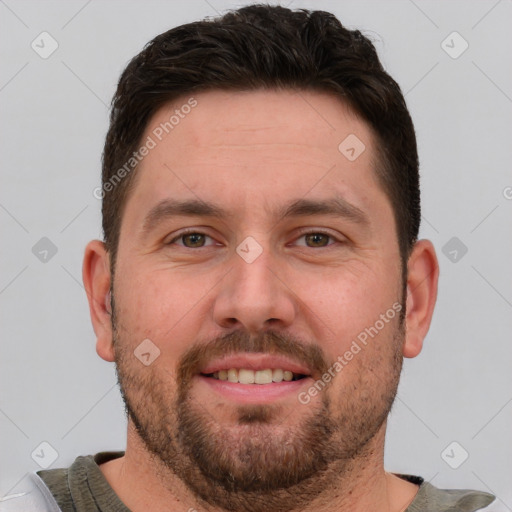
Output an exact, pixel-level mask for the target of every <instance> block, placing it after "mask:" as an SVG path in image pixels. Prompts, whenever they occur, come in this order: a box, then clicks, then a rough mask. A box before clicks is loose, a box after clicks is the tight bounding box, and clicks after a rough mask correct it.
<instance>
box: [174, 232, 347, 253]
mask: <svg viewBox="0 0 512 512" xmlns="http://www.w3.org/2000/svg"><path fill="white" fill-rule="evenodd" d="M187 235H204V236H205V237H208V238H211V239H212V240H213V237H211V236H210V235H207V234H206V233H203V232H201V231H198V230H195V229H189V230H185V231H182V232H181V233H180V234H179V235H177V236H175V237H174V238H173V239H172V240H170V241H169V242H167V243H166V244H165V245H173V244H174V243H175V242H176V241H177V240H180V239H181V238H183V237H184V236H187ZM307 235H324V236H327V237H329V238H330V239H331V240H333V241H334V243H330V244H327V245H326V246H320V247H308V246H307V245H303V246H302V247H306V248H307V249H327V248H328V247H331V246H332V245H335V243H338V244H343V243H344V242H342V241H341V240H338V239H337V238H336V237H335V236H334V235H332V234H331V233H328V232H326V231H322V230H313V231H303V232H301V233H300V235H299V237H298V238H297V239H296V240H298V239H299V238H302V237H304V236H307ZM180 247H183V248H185V249H192V250H198V249H205V248H206V247H209V246H203V247H187V246H185V245H181V246H180Z"/></svg>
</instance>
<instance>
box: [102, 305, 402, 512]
mask: <svg viewBox="0 0 512 512" xmlns="http://www.w3.org/2000/svg"><path fill="white" fill-rule="evenodd" d="M112 323H113V327H114V329H113V332H114V343H115V348H116V350H115V354H116V371H117V376H118V382H119V386H120V389H121V394H122V397H123V400H124V403H125V407H126V412H127V414H128V416H129V418H130V419H131V421H132V423H133V425H134V427H135V430H136V432H137V434H138V436H139V437H140V439H141V441H142V442H143V444H144V445H145V447H146V449H147V451H148V454H149V455H150V458H151V460H152V461H153V462H154V469H155V473H156V474H158V476H159V478H160V480H161V482H162V485H164V486H166V487H167V488H169V490H170V491H171V492H172V491H173V489H172V488H173V484H172V481H173V478H172V476H173V475H175V476H176V477H178V478H179V479H180V480H181V481H182V482H183V483H184V484H185V486H186V487H187V488H188V490H189V491H190V492H191V493H192V494H193V496H194V497H195V498H196V499H197V500H198V502H200V503H202V504H203V505H205V506H206V507H207V508H209V506H211V507H215V508H218V509H223V510H227V511H240V512H268V511H269V510H288V511H293V510H301V509H303V508H304V507H305V506H307V505H308V504H311V503H312V502H313V501H314V500H315V499H317V498H318V497H319V496H320V495H322V494H329V493H331V492H333V490H334V489H340V487H341V488H343V482H344V481H347V482H348V481H349V480H350V477H351V475H352V474H353V473H354V472H355V471H356V469H357V468H358V467H359V468H360V467H362V466H364V464H365V460H367V459H368V458H369V457H372V455H374V454H373V450H374V447H373V444H372V440H373V439H374V438H375V436H376V435H377V434H378V433H379V431H381V429H382V427H383V425H384V423H385V421H386V418H387V416H388V414H389V412H390V410H391V407H392V404H393V401H394V399H395V396H396V391H397V388H398V382H399V378H400V373H401V369H402V361H403V359H402V345H403V340H404V331H403V325H402V322H400V323H399V325H397V326H396V328H395V331H394V333H393V336H392V339H383V340H379V341H374V342H376V343H388V344H389V343H391V346H388V348H387V349H382V350H381V351H380V352H379V354H380V356H379V357H376V358H375V361H374V365H373V371H370V372H368V371H366V370H367V369H365V368H364V366H361V368H360V371H354V372H353V373H352V374H351V375H352V380H351V381H350V382H347V384H346V385H345V386H343V388H341V389H338V390H337V395H336V396H333V393H332V386H331V388H330V389H329V390H328V389H327V388H326V389H324V390H323V391H322V392H321V393H320V397H319V400H318V401H317V402H316V403H314V404H313V403H310V404H309V405H308V406H305V405H300V404H299V402H297V404H298V405H297V407H303V408H304V410H303V411H304V412H302V413H301V414H302V416H303V420H302V421H301V423H300V424H295V425H291V426H290V425H289V424H288V423H287V415H288V416H289V415H290V414H291V413H290V412H288V413H287V412H286V411H285V410H283V408H282V407H281V406H277V405H274V404H270V405H246V406H237V407H234V406H233V408H232V409H233V410H234V414H236V417H237V420H238V421H237V422H236V424H235V425H233V426H223V425H220V424H219V423H218V422H216V421H214V419H213V418H212V416H211V415H210V413H209V412H208V410H207V409H206V408H205V407H204V406H203V405H202V404H201V403H199V402H198V401H197V400H195V399H194V396H193V394H192V389H191V376H192V373H191V370H192V368H193V366H194V365H193V362H194V361H196V360H197V358H194V357H192V358H188V359H186V358H184V359H182V360H181V361H180V362H179V363H178V371H177V372H176V376H173V375H170V373H169V372H168V371H166V370H165V369H163V368H160V367H159V366H158V365H157V364H154V366H153V365H152V366H149V367H144V366H142V365H141V364H140V362H139V361H138V360H137V359H136V358H135V357H134V355H133V352H132V350H133V349H127V348H126V347H129V346H130V345H129V344H128V343H127V341H129V340H126V339H125V340H121V339H120V336H119V330H118V328H117V326H116V325H115V323H116V322H115V315H113V317H112ZM294 343H296V342H295V341H294V340H293V339H288V337H283V335H282V334H277V333H274V332H270V331H267V332H266V333H262V334H261V336H258V337H257V338H249V337H248V336H246V335H245V334H243V333H238V332H236V333H232V334H230V335H228V336H224V337H223V338H220V339H218V340H213V341H212V342H211V344H212V345H215V346H216V347H218V348H220V347H221V346H223V347H228V346H229V347H231V348H232V349H241V348H242V347H245V349H246V351H254V352H256V351H261V352H271V351H277V350H275V349H276V348H278V349H279V350H278V351H279V352H280V353H283V352H282V350H283V349H284V350H286V352H287V355H289V354H290V353H292V352H293V347H294ZM285 347H286V349H285ZM297 348H298V346H297ZM366 350H367V349H366ZM188 353H190V351H189V352H188ZM316 355H317V357H316V359H315V361H316V363H317V365H318V369H319V370H322V373H323V370H325V369H326V367H327V366H328V363H327V361H326V360H325V358H324V357H323V354H322V352H321V351H320V352H318V353H317V354H316ZM357 357H358V356H356V358H357ZM356 358H354V361H353V362H351V363H350V364H351V365H352V364H354V363H355V364H358V363H357V362H356V361H357V359H356ZM361 360H362V359H361ZM378 368H384V369H385V370H386V371H385V372H383V371H382V370H381V371H380V374H379V373H378V370H377V369H378ZM353 369H356V368H355V366H354V367H353ZM343 371H346V369H344V370H343ZM342 373H343V372H342ZM333 400H335V402H336V403H337V404H339V412H338V413H337V414H336V413H334V412H333V410H332V409H333V407H332V402H333ZM361 465H362V466H361Z"/></svg>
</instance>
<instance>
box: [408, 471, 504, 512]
mask: <svg viewBox="0 0 512 512" xmlns="http://www.w3.org/2000/svg"><path fill="white" fill-rule="evenodd" d="M400 476H401V477H402V478H404V477H405V479H406V480H409V481H413V480H412V479H415V480H416V482H417V483H419V484H420V488H419V490H418V493H417V495H416V496H415V498H414V500H413V501H412V503H411V504H410V505H409V507H408V508H407V510H406V512H506V511H505V507H504V505H503V504H502V503H501V502H500V500H498V499H497V498H496V496H494V495H493V494H490V493H488V492H484V491H477V490H470V489H440V488H438V487H435V486H434V485H432V484H431V483H429V482H425V481H423V479H422V478H420V477H414V476H411V475H400Z"/></svg>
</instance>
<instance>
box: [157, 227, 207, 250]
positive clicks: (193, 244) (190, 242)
mask: <svg viewBox="0 0 512 512" xmlns="http://www.w3.org/2000/svg"><path fill="white" fill-rule="evenodd" d="M207 240H211V241H212V242H214V240H213V238H212V237H210V236H208V235H205V234H204V233H199V232H197V231H187V232H183V233H181V234H180V235H178V236H177V237H175V238H173V239H172V240H171V241H170V242H168V243H167V245H172V244H176V245H180V246H182V247H186V248H188V249H199V248H201V247H206V246H207V245H213V244H212V243H210V244H206V241H207ZM178 241H179V242H181V243H178Z"/></svg>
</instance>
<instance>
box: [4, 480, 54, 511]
mask: <svg viewBox="0 0 512 512" xmlns="http://www.w3.org/2000/svg"><path fill="white" fill-rule="evenodd" d="M20 487H21V486H20ZM29 510H30V512H60V510H61V509H60V508H59V506H58V505H57V502H56V501H55V499H54V497H53V496H52V493H51V492H50V490H49V489H48V487H46V485H45V483H44V482H43V481H42V480H41V478H40V477H39V476H38V475H37V474H36V473H29V474H28V476H27V478H25V479H24V481H23V486H22V490H20V491H18V492H16V493H13V494H10V495H8V496H4V497H3V498H0V512H27V511H29Z"/></svg>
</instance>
